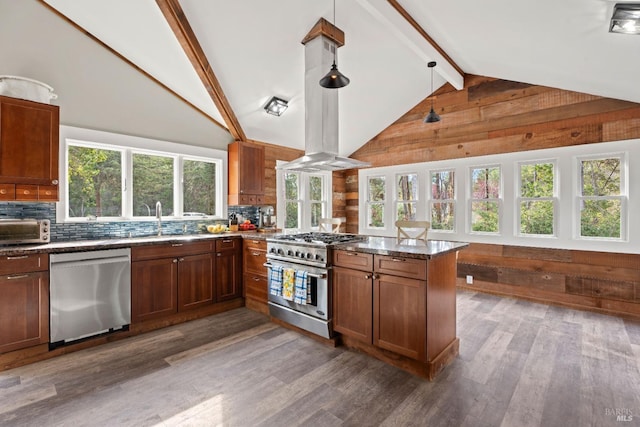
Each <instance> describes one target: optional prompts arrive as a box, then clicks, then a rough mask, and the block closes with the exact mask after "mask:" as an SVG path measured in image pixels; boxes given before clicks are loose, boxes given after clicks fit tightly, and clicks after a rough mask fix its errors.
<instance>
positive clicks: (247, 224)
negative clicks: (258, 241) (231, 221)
mask: <svg viewBox="0 0 640 427" xmlns="http://www.w3.org/2000/svg"><path fill="white" fill-rule="evenodd" d="M238 229H239V230H240V231H248V230H255V229H256V226H255V224H251V221H249V220H248V219H245V220H244V222H243V223H242V224H238Z"/></svg>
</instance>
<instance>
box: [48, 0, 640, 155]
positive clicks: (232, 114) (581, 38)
mask: <svg viewBox="0 0 640 427" xmlns="http://www.w3.org/2000/svg"><path fill="white" fill-rule="evenodd" d="M44 1H46V3H48V4H49V5H50V6H52V7H53V8H55V9H56V10H57V11H58V12H59V13H61V14H63V15H64V16H66V17H67V18H68V19H69V20H71V21H73V22H75V23H76V24H77V25H78V26H79V27H81V28H83V29H84V30H86V31H87V32H89V33H91V34H92V35H93V36H95V37H96V38H97V39H99V40H100V41H102V42H103V43H104V44H106V45H108V46H109V47H110V48H111V49H113V50H114V51H116V52H118V53H119V54H120V55H122V56H123V57H124V58H127V59H128V60H129V61H131V63H133V64H135V65H136V66H137V67H139V68H140V69H142V70H144V72H146V73H148V75H150V76H152V77H153V78H155V79H156V80H158V81H159V82H161V83H162V84H163V85H165V86H166V87H167V88H169V89H170V90H171V91H173V92H175V94H176V95H178V96H179V97H182V98H183V99H184V100H185V101H186V102H188V103H190V104H192V105H193V106H194V107H195V108H196V109H198V110H200V111H201V112H202V113H204V115H206V116H208V117H209V118H210V119H211V120H213V121H215V122H217V123H218V124H220V125H221V126H222V127H224V128H227V129H229V130H230V133H231V135H232V137H236V138H237V137H238V132H240V136H246V138H248V139H253V140H258V141H264V142H269V143H273V144H280V145H284V146H288V147H292V148H299V149H303V148H304V120H305V112H304V47H303V45H302V44H301V40H302V39H303V37H304V36H305V35H306V34H307V33H308V32H309V30H310V29H311V28H312V27H313V25H314V24H315V23H316V22H317V21H318V19H319V18H321V17H323V18H325V19H327V20H328V21H330V22H333V21H334V17H333V3H332V1H331V0H313V1H312V0H277V1H264V0H242V1H223V0H211V1H205V0H179V1H178V0H158V1H157V2H156V1H154V0H135V1H131V0H82V1H78V0H44ZM614 4H615V2H611V1H606V0H563V1H557V0H539V1H537V2H533V3H532V2H513V1H509V0H491V1H488V2H479V1H476V0H458V1H454V2H446V1H437V0H337V1H336V10H335V24H336V26H337V27H339V28H340V29H342V30H343V31H344V33H345V38H346V41H345V45H344V46H343V47H341V48H340V49H339V50H338V64H339V68H340V70H341V71H342V72H343V73H344V74H345V75H347V76H348V77H349V78H350V79H351V84H350V85H349V86H347V87H345V88H342V89H339V91H340V92H339V97H340V101H339V110H340V115H339V117H340V154H341V155H349V154H351V153H352V152H354V151H355V150H357V149H358V148H359V147H360V146H362V145H363V144H365V143H366V142H367V141H368V140H370V139H371V138H373V137H374V136H375V135H376V134H378V133H379V132H380V131H382V130H383V129H385V128H386V127H387V126H389V125H390V124H391V123H393V122H394V121H395V120H396V119H398V118H399V117H400V116H401V115H402V114H404V113H405V112H406V111H408V110H409V109H411V108H412V107H413V106H414V105H415V104H417V103H418V102H420V101H421V100H423V99H424V98H425V97H426V96H428V95H429V94H430V81H429V72H428V69H427V66H426V64H427V62H428V61H431V60H435V61H437V62H438V66H437V67H436V68H435V71H436V73H437V74H436V76H435V79H434V88H433V89H434V90H435V89H437V88H438V87H440V86H441V85H442V84H444V83H446V82H449V83H450V84H452V85H453V86H454V87H455V88H461V87H462V85H463V76H464V74H465V73H467V74H477V75H484V76H490V77H497V78H501V79H507V80H514V81H519V82H525V83H532V84H537V85H545V86H551V87H557V88H562V89H567V90H573V91H578V92H584V93H589V94H594V95H600V96H605V97H611V98H618V99H625V100H629V101H634V102H640V89H639V88H638V84H637V75H638V73H639V72H640V55H638V52H639V50H638V49H639V47H640V37H638V36H629V35H620V34H611V33H609V32H608V26H609V19H610V17H611V12H612V9H613V6H614ZM163 5H164V6H165V9H166V7H167V6H173V7H174V8H175V6H177V8H178V14H177V15H174V17H175V18H177V20H178V22H179V23H182V24H184V23H186V24H187V25H188V27H189V28H187V30H190V31H192V33H191V35H192V36H193V40H196V43H197V44H198V45H199V48H201V50H200V51H199V52H200V53H201V54H202V57H203V58H205V59H206V61H207V63H208V65H209V66H210V69H209V68H207V67H206V65H207V64H204V66H203V67H201V69H200V71H202V70H205V72H208V73H209V75H210V76H213V78H214V79H215V81H214V85H213V87H214V89H215V88H217V89H218V91H219V93H213V92H215V90H213V91H212V85H211V82H209V84H207V82H206V81H205V83H204V84H203V79H202V75H200V76H199V75H198V72H197V71H198V70H197V68H198V67H196V68H195V69H194V66H193V64H192V62H191V61H190V59H189V56H188V55H187V53H185V50H184V43H183V45H181V43H180V41H179V40H178V38H176V34H175V32H174V30H175V25H174V28H173V30H172V27H171V19H169V20H167V14H166V10H164V12H165V13H164V14H163V10H161V7H162V6H163ZM180 11H182V13H183V14H184V15H181V14H180V13H181V12H180ZM174 24H175V22H174ZM188 34H189V31H187V35H188ZM187 38H188V37H187ZM429 38H431V39H432V41H433V42H435V44H436V45H437V46H439V47H440V48H441V50H440V51H439V50H438V49H437V46H434V44H433V43H430V41H429V40H428V39H429ZM193 40H192V41H193ZM192 47H193V46H192ZM196 48H198V46H196ZM195 51H198V49H195ZM443 54H444V55H448V57H449V60H447V58H446V56H444V55H443ZM192 59H193V58H192ZM201 65H202V64H201ZM274 95H275V96H278V97H281V98H283V99H286V100H289V109H288V110H287V111H286V112H285V114H284V115H282V116H281V117H276V116H272V115H268V114H266V113H265V112H264V110H263V106H264V105H265V103H266V102H267V100H268V99H269V98H271V96H274ZM225 105H226V106H227V107H228V108H229V110H228V111H227V110H225ZM443 120H446V117H443ZM227 142H228V141H226V140H225V141H220V142H219V144H220V145H225V144H226V143H227ZM214 145H215V142H214ZM217 148H221V147H217Z"/></svg>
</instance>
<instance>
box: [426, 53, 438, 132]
mask: <svg viewBox="0 0 640 427" xmlns="http://www.w3.org/2000/svg"><path fill="white" fill-rule="evenodd" d="M435 66H436V61H431V62H429V63H428V64H427V67H429V68H431V91H430V92H431V93H432V94H433V67H435ZM439 121H440V116H439V115H438V114H436V112H435V110H434V109H433V97H432V98H431V111H429V114H427V117H425V118H424V122H425V123H435V122H439Z"/></svg>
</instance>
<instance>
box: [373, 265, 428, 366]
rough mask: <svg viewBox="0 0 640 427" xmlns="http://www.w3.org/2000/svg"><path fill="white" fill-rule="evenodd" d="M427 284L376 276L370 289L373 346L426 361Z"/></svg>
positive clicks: (382, 275)
mask: <svg viewBox="0 0 640 427" xmlns="http://www.w3.org/2000/svg"><path fill="white" fill-rule="evenodd" d="M426 288H427V282H426V281H424V280H415V279H407V278H404V277H397V276H390V275H387V274H380V275H378V276H376V280H374V284H373V289H374V296H373V302H374V305H373V319H374V320H373V344H374V345H376V346H378V347H381V348H384V349H387V350H391V351H393V352H395V353H399V354H402V355H405V356H407V357H410V358H412V359H416V360H420V361H426V338H425V337H426V328H427V308H426Z"/></svg>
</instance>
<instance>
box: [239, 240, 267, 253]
mask: <svg viewBox="0 0 640 427" xmlns="http://www.w3.org/2000/svg"><path fill="white" fill-rule="evenodd" d="M244 248H245V249H247V248H249V249H259V250H263V251H266V250H267V241H266V240H259V239H244Z"/></svg>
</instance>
